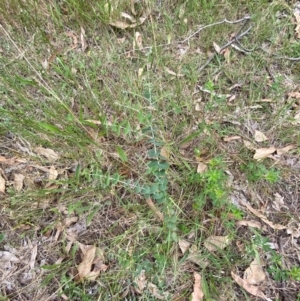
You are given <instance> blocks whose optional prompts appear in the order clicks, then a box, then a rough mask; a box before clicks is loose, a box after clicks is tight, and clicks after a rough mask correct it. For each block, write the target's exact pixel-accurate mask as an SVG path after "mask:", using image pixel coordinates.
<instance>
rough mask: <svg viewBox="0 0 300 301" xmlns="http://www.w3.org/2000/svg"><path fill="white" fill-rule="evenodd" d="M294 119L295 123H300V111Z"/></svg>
mask: <svg viewBox="0 0 300 301" xmlns="http://www.w3.org/2000/svg"><path fill="white" fill-rule="evenodd" d="M294 119H295V120H294V121H293V124H297V123H300V111H299V112H297V113H296V114H295V116H294Z"/></svg>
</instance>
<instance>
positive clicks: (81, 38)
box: [80, 26, 87, 52]
mask: <svg viewBox="0 0 300 301" xmlns="http://www.w3.org/2000/svg"><path fill="white" fill-rule="evenodd" d="M80 41H81V50H82V52H85V50H86V49H87V43H86V40H85V30H84V28H83V27H82V26H80Z"/></svg>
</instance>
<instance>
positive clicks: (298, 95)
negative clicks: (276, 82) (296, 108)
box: [288, 92, 300, 99]
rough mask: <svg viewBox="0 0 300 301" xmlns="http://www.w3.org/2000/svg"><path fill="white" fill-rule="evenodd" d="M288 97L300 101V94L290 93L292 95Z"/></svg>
mask: <svg viewBox="0 0 300 301" xmlns="http://www.w3.org/2000/svg"><path fill="white" fill-rule="evenodd" d="M288 96H289V97H292V98H296V99H299V98H300V92H290V93H288Z"/></svg>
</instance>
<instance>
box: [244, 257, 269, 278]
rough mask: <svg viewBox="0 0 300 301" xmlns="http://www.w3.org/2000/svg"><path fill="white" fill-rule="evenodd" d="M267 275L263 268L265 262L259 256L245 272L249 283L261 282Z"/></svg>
mask: <svg viewBox="0 0 300 301" xmlns="http://www.w3.org/2000/svg"><path fill="white" fill-rule="evenodd" d="M266 277H267V276H266V274H265V272H264V270H263V263H262V261H261V259H259V258H255V259H254V260H253V261H252V262H251V263H250V266H249V267H248V268H247V269H246V270H245V272H244V279H245V280H247V282H248V283H249V284H259V283H261V282H263V281H265V280H266Z"/></svg>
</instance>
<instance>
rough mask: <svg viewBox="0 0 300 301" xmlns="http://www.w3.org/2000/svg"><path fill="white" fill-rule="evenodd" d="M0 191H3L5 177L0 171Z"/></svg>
mask: <svg viewBox="0 0 300 301" xmlns="http://www.w3.org/2000/svg"><path fill="white" fill-rule="evenodd" d="M0 192H2V193H5V179H4V178H3V177H2V175H1V173H0Z"/></svg>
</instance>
